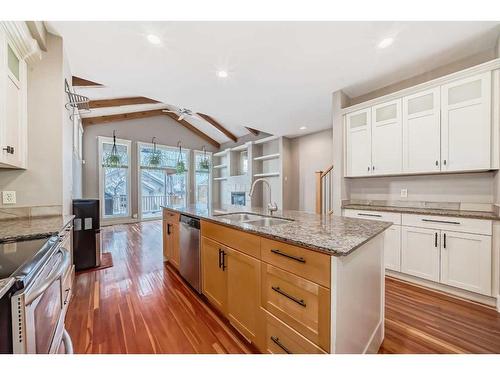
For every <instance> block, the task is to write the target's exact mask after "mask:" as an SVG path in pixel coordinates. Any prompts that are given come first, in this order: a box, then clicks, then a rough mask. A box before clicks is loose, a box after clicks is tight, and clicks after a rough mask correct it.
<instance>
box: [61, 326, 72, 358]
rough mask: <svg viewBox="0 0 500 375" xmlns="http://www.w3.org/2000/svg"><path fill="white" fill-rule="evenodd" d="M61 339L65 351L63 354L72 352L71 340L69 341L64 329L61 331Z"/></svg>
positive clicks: (69, 337)
mask: <svg viewBox="0 0 500 375" xmlns="http://www.w3.org/2000/svg"><path fill="white" fill-rule="evenodd" d="M61 340H62V342H63V343H64V350H65V351H66V353H65V354H73V353H74V352H73V342H72V341H71V336H70V335H69V333H68V331H66V329H64V331H63V334H62V339H61Z"/></svg>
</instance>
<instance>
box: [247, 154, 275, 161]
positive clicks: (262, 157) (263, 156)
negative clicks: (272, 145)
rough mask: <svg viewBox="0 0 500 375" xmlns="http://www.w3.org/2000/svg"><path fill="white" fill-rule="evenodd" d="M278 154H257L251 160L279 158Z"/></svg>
mask: <svg viewBox="0 0 500 375" xmlns="http://www.w3.org/2000/svg"><path fill="white" fill-rule="evenodd" d="M279 157H280V154H279V153H277V154H269V155H262V156H257V157H255V158H253V160H270V159H276V158H279Z"/></svg>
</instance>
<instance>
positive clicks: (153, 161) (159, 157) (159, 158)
mask: <svg viewBox="0 0 500 375" xmlns="http://www.w3.org/2000/svg"><path fill="white" fill-rule="evenodd" d="M155 139H156V137H153V138H152V139H151V143H152V145H153V151H151V154H149V156H148V161H147V163H148V165H149V166H150V167H159V166H161V165H162V162H163V153H162V152H161V150H158V149H157V148H156V142H155Z"/></svg>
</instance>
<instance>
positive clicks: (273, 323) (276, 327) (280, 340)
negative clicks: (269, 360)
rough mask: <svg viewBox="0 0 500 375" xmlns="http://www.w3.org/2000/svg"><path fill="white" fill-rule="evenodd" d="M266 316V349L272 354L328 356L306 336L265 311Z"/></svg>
mask: <svg viewBox="0 0 500 375" xmlns="http://www.w3.org/2000/svg"><path fill="white" fill-rule="evenodd" d="M262 313H263V314H264V316H265V335H266V339H265V349H264V351H265V352H266V353H271V354H326V352H325V351H323V350H322V349H321V348H319V347H317V346H316V345H314V344H313V343H312V342H310V341H309V340H307V339H306V338H305V337H304V336H302V335H300V334H298V333H297V332H296V331H294V330H293V329H291V328H290V327H289V326H287V325H286V324H285V323H283V322H282V321H281V320H279V319H277V318H276V317H274V316H273V315H272V314H270V313H268V312H267V311H265V310H263V311H262Z"/></svg>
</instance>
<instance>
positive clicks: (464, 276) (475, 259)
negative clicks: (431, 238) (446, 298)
mask: <svg viewBox="0 0 500 375" xmlns="http://www.w3.org/2000/svg"><path fill="white" fill-rule="evenodd" d="M441 242H442V243H441V282H442V283H443V284H447V285H451V286H454V287H457V288H461V289H466V290H469V291H471V292H476V293H480V294H485V295H491V237H490V236H483V235H477V234H469V233H459V232H449V231H446V232H445V231H442V232H441Z"/></svg>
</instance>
